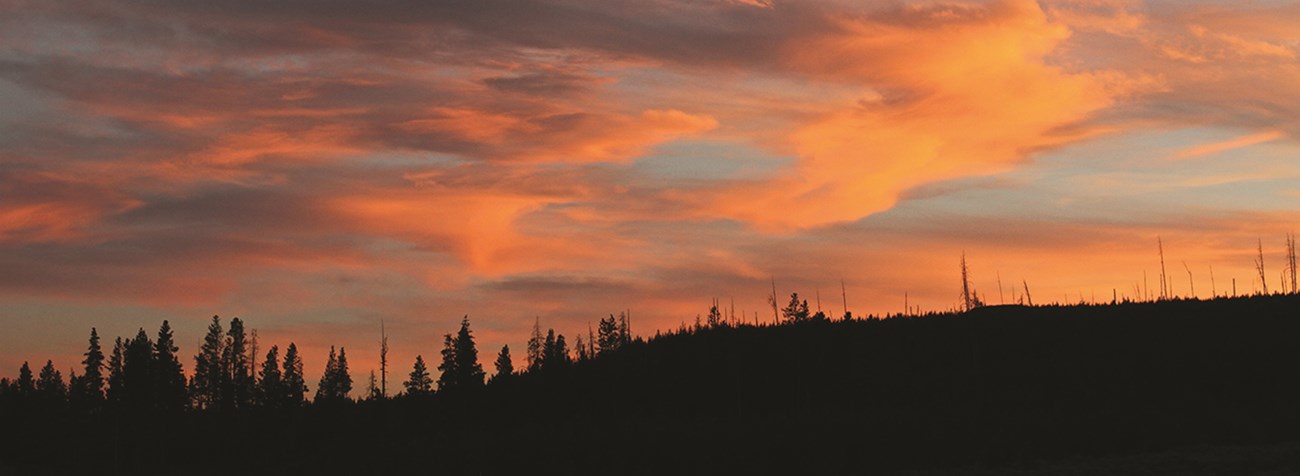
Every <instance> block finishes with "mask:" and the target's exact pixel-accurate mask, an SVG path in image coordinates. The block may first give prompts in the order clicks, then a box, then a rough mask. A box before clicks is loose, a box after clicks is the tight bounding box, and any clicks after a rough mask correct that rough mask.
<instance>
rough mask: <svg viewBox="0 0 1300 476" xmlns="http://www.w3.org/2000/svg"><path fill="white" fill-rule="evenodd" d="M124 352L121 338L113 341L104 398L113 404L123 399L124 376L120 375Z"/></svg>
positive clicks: (124, 347) (124, 345)
mask: <svg viewBox="0 0 1300 476" xmlns="http://www.w3.org/2000/svg"><path fill="white" fill-rule="evenodd" d="M125 352H126V344H125V343H123V342H122V338H121V337H118V338H116V339H115V340H113V355H112V356H110V357H109V358H108V391H107V392H106V397H107V398H108V401H110V402H113V403H122V401H123V400H124V398H125V394H124V393H123V391H124V389H123V385H124V383H123V382H124V376H123V374H122V364H123V359H124V356H123V354H125Z"/></svg>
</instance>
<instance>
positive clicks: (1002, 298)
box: [998, 271, 1007, 305]
mask: <svg viewBox="0 0 1300 476" xmlns="http://www.w3.org/2000/svg"><path fill="white" fill-rule="evenodd" d="M998 303H999V304H1003V305H1005V304H1006V303H1007V297H1006V295H1004V294H1002V272H1001V271H998Z"/></svg>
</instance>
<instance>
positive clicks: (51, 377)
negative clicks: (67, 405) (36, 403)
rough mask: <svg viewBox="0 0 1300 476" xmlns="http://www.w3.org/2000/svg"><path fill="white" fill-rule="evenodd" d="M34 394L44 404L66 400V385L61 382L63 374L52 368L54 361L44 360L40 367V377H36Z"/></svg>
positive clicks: (55, 403)
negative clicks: (42, 365)
mask: <svg viewBox="0 0 1300 476" xmlns="http://www.w3.org/2000/svg"><path fill="white" fill-rule="evenodd" d="M36 395H37V397H38V398H40V400H41V401H42V402H43V403H45V404H46V405H60V404H62V403H64V402H65V401H67V398H68V387H67V385H65V384H64V383H63V374H60V373H59V371H58V370H55V369H54V361H53V360H46V361H45V366H44V367H41V374H40V377H38V378H37V379H36Z"/></svg>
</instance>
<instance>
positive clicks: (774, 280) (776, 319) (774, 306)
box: [770, 276, 781, 324]
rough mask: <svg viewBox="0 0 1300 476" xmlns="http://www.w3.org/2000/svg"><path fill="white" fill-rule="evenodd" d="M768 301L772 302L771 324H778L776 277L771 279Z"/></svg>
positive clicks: (779, 317) (779, 321) (779, 320)
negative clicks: (770, 291) (770, 295)
mask: <svg viewBox="0 0 1300 476" xmlns="http://www.w3.org/2000/svg"><path fill="white" fill-rule="evenodd" d="M770 300H771V301H772V323H774V324H780V323H781V315H780V314H778V313H777V311H776V276H773V277H772V297H771V298H770Z"/></svg>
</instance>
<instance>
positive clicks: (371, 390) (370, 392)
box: [365, 370, 383, 400]
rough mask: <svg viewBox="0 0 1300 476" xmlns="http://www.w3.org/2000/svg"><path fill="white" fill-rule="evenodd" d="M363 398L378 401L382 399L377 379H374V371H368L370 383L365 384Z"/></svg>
mask: <svg viewBox="0 0 1300 476" xmlns="http://www.w3.org/2000/svg"><path fill="white" fill-rule="evenodd" d="M365 398H366V399H367V400H379V399H381V398H383V396H382V395H380V394H379V379H378V378H375V371H374V370H371V371H370V381H369V383H367V384H366V397H365Z"/></svg>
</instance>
